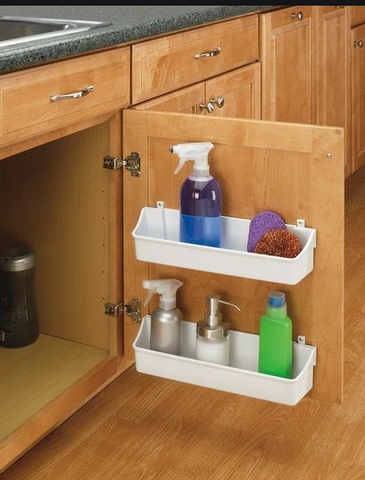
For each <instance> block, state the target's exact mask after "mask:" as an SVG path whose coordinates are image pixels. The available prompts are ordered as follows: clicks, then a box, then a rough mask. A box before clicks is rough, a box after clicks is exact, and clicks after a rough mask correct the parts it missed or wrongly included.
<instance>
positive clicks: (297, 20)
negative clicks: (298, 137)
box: [260, 5, 315, 123]
mask: <svg viewBox="0 0 365 480" xmlns="http://www.w3.org/2000/svg"><path fill="white" fill-rule="evenodd" d="M313 8H314V7H312V6H306V5H304V6H296V7H293V8H286V9H284V10H280V11H278V12H273V13H268V14H263V15H261V17H260V18H261V60H262V118H263V119H264V120H276V121H279V122H295V123H315V114H314V94H313V78H312V68H313V62H314V61H315V58H314V55H315V50H314V49H313V36H314V19H313Z"/></svg>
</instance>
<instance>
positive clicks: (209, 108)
mask: <svg viewBox="0 0 365 480" xmlns="http://www.w3.org/2000/svg"><path fill="white" fill-rule="evenodd" d="M199 108H200V110H201V111H203V110H206V111H207V112H208V113H213V112H214V105H213V104H212V102H208V103H207V104H206V105H204V103H199Z"/></svg>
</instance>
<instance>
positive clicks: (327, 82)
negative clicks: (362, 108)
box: [314, 6, 352, 177]
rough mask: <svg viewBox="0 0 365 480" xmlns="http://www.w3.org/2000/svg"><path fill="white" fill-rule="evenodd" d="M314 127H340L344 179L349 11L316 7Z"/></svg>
mask: <svg viewBox="0 0 365 480" xmlns="http://www.w3.org/2000/svg"><path fill="white" fill-rule="evenodd" d="M314 8H315V9H316V10H317V21H316V29H317V31H316V46H317V52H316V55H315V58H316V60H317V61H316V76H315V77H316V82H315V84H316V89H317V94H316V99H317V101H316V123H317V124H318V125H331V126H338V127H344V128H345V129H346V130H345V131H346V135H345V150H346V156H345V166H344V167H345V176H346V177H347V176H349V175H350V174H351V149H350V146H351V100H350V98H351V66H350V58H351V57H350V55H351V53H352V52H351V50H350V48H349V47H350V41H351V39H350V7H345V8H340V7H339V6H329V7H327V6H326V7H324V6H316V7H314Z"/></svg>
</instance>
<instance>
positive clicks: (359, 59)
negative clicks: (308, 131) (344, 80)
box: [352, 25, 365, 171]
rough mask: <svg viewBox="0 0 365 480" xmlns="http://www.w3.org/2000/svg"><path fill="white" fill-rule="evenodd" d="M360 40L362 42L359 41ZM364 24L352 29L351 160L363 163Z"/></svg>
mask: <svg viewBox="0 0 365 480" xmlns="http://www.w3.org/2000/svg"><path fill="white" fill-rule="evenodd" d="M361 42H362V43H361ZM364 84H365V25H361V26H360V27H357V28H354V29H353V30H352V162H353V165H352V166H353V171H355V170H357V169H358V168H360V167H361V166H362V165H364V163H365V89H364Z"/></svg>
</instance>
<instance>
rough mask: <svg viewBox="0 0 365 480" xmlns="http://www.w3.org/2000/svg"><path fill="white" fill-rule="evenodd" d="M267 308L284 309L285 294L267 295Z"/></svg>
mask: <svg viewBox="0 0 365 480" xmlns="http://www.w3.org/2000/svg"><path fill="white" fill-rule="evenodd" d="M268 303H269V306H270V307H276V308H280V307H284V306H285V305H286V303H285V293H283V292H270V293H269V302H268Z"/></svg>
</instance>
